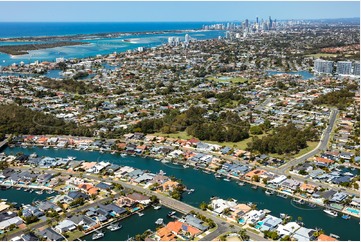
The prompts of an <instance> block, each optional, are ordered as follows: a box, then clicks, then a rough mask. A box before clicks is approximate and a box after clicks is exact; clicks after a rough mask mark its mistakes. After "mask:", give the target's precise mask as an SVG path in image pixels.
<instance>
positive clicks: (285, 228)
mask: <svg viewBox="0 0 361 242" xmlns="http://www.w3.org/2000/svg"><path fill="white" fill-rule="evenodd" d="M299 228H301V226H300V225H298V223H296V222H289V223H287V224H285V225H282V224H280V225H278V227H277V233H278V234H279V235H280V236H281V237H283V236H287V235H292V234H293V233H294V232H296V231H297V230H298V229H299Z"/></svg>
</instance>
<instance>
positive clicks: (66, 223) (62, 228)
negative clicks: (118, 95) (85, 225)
mask: <svg viewBox="0 0 361 242" xmlns="http://www.w3.org/2000/svg"><path fill="white" fill-rule="evenodd" d="M74 229H76V225H75V223H74V222H73V221H71V220H68V219H65V220H63V221H61V222H60V223H59V224H58V225H57V226H55V230H56V231H57V232H59V233H64V232H66V231H72V230H74Z"/></svg>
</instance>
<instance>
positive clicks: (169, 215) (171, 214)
mask: <svg viewBox="0 0 361 242" xmlns="http://www.w3.org/2000/svg"><path fill="white" fill-rule="evenodd" d="M176 213H177V212H176V211H172V212H169V213H168V214H167V215H168V217H172V216H173V215H174V214H176Z"/></svg>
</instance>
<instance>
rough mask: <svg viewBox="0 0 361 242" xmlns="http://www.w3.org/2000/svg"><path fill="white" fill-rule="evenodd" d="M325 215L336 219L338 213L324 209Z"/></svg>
mask: <svg viewBox="0 0 361 242" xmlns="http://www.w3.org/2000/svg"><path fill="white" fill-rule="evenodd" d="M323 211H324V212H325V213H327V214H328V215H331V216H333V217H337V215H338V213H337V212H336V211H332V210H330V209H324V210H323Z"/></svg>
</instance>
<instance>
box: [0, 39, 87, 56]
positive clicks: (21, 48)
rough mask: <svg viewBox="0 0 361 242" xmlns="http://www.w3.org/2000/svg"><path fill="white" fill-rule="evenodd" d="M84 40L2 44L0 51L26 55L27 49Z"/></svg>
mask: <svg viewBox="0 0 361 242" xmlns="http://www.w3.org/2000/svg"><path fill="white" fill-rule="evenodd" d="M84 44H86V43H84V42H73V41H59V42H54V43H45V44H28V45H3V46H0V52H3V53H5V54H9V55H26V54H29V52H28V51H29V50H40V49H47V48H55V47H61V46H71V45H84Z"/></svg>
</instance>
